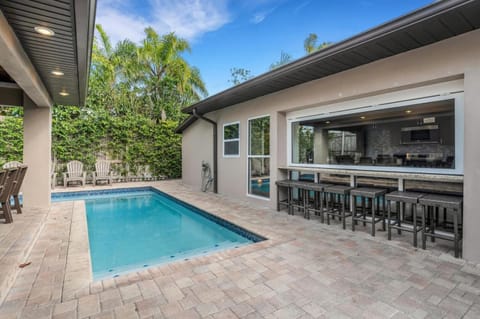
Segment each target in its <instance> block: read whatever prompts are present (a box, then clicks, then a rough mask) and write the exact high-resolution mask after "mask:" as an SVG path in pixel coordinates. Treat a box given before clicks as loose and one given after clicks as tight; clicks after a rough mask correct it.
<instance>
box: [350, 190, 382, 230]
mask: <svg viewBox="0 0 480 319" xmlns="http://www.w3.org/2000/svg"><path fill="white" fill-rule="evenodd" d="M386 193H387V190H386V189H383V188H371V187H358V188H354V189H352V191H351V192H350V195H351V196H352V197H353V208H352V231H355V224H356V223H357V222H362V223H363V225H364V226H366V224H367V223H369V224H372V231H371V234H372V236H375V225H376V224H377V223H379V222H382V228H383V230H385V194H386ZM358 198H360V199H361V202H362V206H361V211H360V212H358V211H357V199H358ZM369 201H370V203H371V214H372V219H371V220H369V219H367V206H368V202H369ZM380 201H381V202H382V210H380V209H379V206H380ZM380 212H381V216H378V217H377V213H380Z"/></svg>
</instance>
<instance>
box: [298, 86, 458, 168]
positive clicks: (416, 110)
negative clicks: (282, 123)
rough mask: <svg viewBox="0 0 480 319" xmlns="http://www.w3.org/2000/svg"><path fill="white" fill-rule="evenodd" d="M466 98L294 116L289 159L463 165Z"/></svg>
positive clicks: (304, 162) (355, 163)
mask: <svg viewBox="0 0 480 319" xmlns="http://www.w3.org/2000/svg"><path fill="white" fill-rule="evenodd" d="M462 101H463V100H462V95H461V94H456V96H453V97H452V96H451V97H435V98H425V99H418V100H413V101H408V102H398V103H391V104H389V105H383V106H372V107H365V108H361V110H362V111H359V110H360V108H357V109H356V110H355V111H351V112H349V111H341V112H338V113H337V114H338V115H331V114H332V113H330V115H329V116H321V115H319V116H317V117H316V116H309V117H308V118H305V119H302V120H295V121H292V122H291V126H290V140H291V144H290V150H291V152H290V163H291V164H293V165H295V164H302V165H312V166H317V167H328V166H330V167H331V166H349V167H352V168H354V167H355V166H357V167H358V166H369V169H373V170H375V167H378V168H383V169H385V168H386V167H388V170H392V171H442V172H444V171H445V172H446V171H447V170H450V172H454V171H461V170H463V166H462V162H463V160H462V158H463V157H462V152H463V133H462V126H463V125H462V122H461V120H462V118H463V114H462V113H463V102H462ZM297 118H298V117H297ZM363 169H365V167H363Z"/></svg>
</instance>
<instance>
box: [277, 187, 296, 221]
mask: <svg viewBox="0 0 480 319" xmlns="http://www.w3.org/2000/svg"><path fill="white" fill-rule="evenodd" d="M275 184H276V185H277V212H279V211H280V210H281V208H282V206H285V207H286V208H287V211H288V213H289V214H290V211H291V204H292V187H293V184H294V181H292V180H289V179H284V180H279V181H276V182H275ZM281 188H285V189H286V191H287V198H285V199H283V200H282V199H280V189H281Z"/></svg>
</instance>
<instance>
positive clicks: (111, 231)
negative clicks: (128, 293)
mask: <svg viewBox="0 0 480 319" xmlns="http://www.w3.org/2000/svg"><path fill="white" fill-rule="evenodd" d="M82 193H83V194H82ZM82 196H83V199H85V205H86V211H87V223H88V236H89V242H90V255H91V261H92V270H93V275H94V278H95V279H99V278H105V277H112V276H113V277H114V276H116V275H118V274H119V273H123V272H127V271H130V270H133V269H138V268H144V267H149V266H151V265H158V264H161V263H165V262H169V261H172V260H178V259H187V258H190V257H192V256H196V255H202V254H207V253H210V252H212V251H217V250H223V249H227V248H234V247H239V246H242V245H246V244H249V243H252V242H255V241H260V240H263V238H261V237H259V236H257V235H255V234H252V233H250V232H248V231H246V230H244V229H242V228H240V227H238V226H235V225H233V224H231V223H229V222H227V221H225V220H222V219H220V218H218V217H215V216H213V215H210V214H208V213H206V212H204V211H201V210H199V209H197V208H195V207H192V206H190V205H188V204H185V203H183V202H181V201H179V200H176V199H174V198H172V197H170V196H168V195H165V194H163V193H160V192H158V191H153V190H150V189H140V190H134V191H131V192H128V191H122V192H115V191H110V192H107V193H102V192H77V194H70V195H67V194H61V195H58V196H54V197H53V198H52V200H54V201H60V200H76V199H82V198H81V197H82ZM55 197H56V198H55Z"/></svg>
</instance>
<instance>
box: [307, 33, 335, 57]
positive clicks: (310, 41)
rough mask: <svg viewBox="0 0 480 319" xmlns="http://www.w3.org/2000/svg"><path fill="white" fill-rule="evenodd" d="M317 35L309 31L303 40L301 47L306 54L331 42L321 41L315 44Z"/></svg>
mask: <svg viewBox="0 0 480 319" xmlns="http://www.w3.org/2000/svg"><path fill="white" fill-rule="evenodd" d="M317 41H318V36H317V35H316V34H315V33H310V34H309V35H308V37H307V38H306V39H305V40H304V41H303V48H304V49H305V52H306V53H307V54H310V53H313V52H315V51H318V50H320V49H323V48H326V47H327V46H329V45H330V44H332V43H331V42H322V43H321V44H319V45H317Z"/></svg>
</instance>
